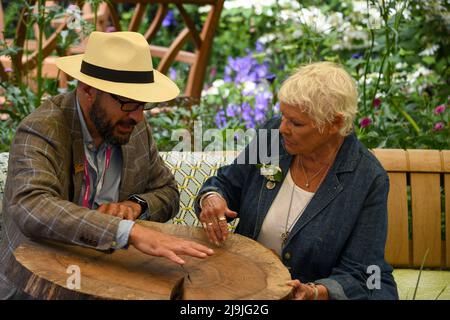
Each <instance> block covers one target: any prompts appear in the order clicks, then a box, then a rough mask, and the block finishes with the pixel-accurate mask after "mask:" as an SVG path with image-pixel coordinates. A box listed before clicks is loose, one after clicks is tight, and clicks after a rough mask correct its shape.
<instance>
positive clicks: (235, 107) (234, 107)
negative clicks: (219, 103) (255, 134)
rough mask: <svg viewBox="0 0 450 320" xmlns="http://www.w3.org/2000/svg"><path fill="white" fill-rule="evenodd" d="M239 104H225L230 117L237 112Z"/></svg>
mask: <svg viewBox="0 0 450 320" xmlns="http://www.w3.org/2000/svg"><path fill="white" fill-rule="evenodd" d="M238 110H239V106H238V105H236V104H229V105H228V106H227V116H228V117H230V118H232V117H235V116H236V115H237V113H238Z"/></svg>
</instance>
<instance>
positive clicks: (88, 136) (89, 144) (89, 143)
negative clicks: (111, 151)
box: [75, 97, 108, 151]
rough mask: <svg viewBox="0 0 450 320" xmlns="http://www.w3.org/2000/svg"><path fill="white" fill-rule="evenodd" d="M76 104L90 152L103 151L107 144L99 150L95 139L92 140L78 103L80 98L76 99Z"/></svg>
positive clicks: (85, 143) (85, 141)
mask: <svg viewBox="0 0 450 320" xmlns="http://www.w3.org/2000/svg"><path fill="white" fill-rule="evenodd" d="M75 103H76V107H77V112H78V117H79V118H80V124H81V133H82V135H83V143H84V145H85V146H86V147H87V148H88V150H89V151H97V150H100V149H102V148H103V147H104V146H105V147H106V146H107V145H108V144H107V143H102V144H101V145H100V146H99V147H98V149H97V148H96V147H95V143H94V139H92V136H91V133H90V132H89V129H88V127H87V125H86V121H85V119H84V115H83V112H82V111H81V106H80V102H79V101H78V97H76V98H75Z"/></svg>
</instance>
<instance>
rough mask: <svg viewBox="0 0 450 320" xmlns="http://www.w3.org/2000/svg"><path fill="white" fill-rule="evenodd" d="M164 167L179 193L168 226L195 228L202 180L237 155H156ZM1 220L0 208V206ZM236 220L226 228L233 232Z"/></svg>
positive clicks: (4, 160) (1, 165) (2, 169)
mask: <svg viewBox="0 0 450 320" xmlns="http://www.w3.org/2000/svg"><path fill="white" fill-rule="evenodd" d="M8 155H9V154H8V153H6V152H5V153H0V203H1V199H2V198H3V191H4V184H5V180H6V171H7V167H8ZM160 155H161V157H162V158H163V160H164V161H165V163H166V165H167V166H168V167H169V168H170V170H171V171H172V173H173V175H174V176H175V179H176V181H177V183H178V190H179V191H180V211H179V212H178V214H177V215H176V216H175V217H174V218H173V219H171V220H169V223H174V224H183V225H193V226H199V225H200V223H199V221H198V220H197V216H196V215H195V213H194V200H195V196H196V195H197V192H198V191H199V190H200V187H201V186H202V184H203V182H205V180H206V179H208V178H209V177H211V176H213V175H215V174H216V172H217V169H218V168H219V167H220V166H222V165H225V164H229V163H231V162H232V161H233V160H234V158H235V157H236V155H237V153H236V152H234V151H226V152H175V151H172V152H160ZM0 219H1V204H0ZM237 223H238V219H236V220H235V221H233V222H232V223H231V224H230V225H229V226H230V229H231V230H234V228H235V226H236V225H237Z"/></svg>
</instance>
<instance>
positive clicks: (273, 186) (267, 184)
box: [266, 180, 275, 190]
mask: <svg viewBox="0 0 450 320" xmlns="http://www.w3.org/2000/svg"><path fill="white" fill-rule="evenodd" d="M266 188H267V189H269V190H272V189H273V188H275V182H273V181H270V180H269V181H267V183H266Z"/></svg>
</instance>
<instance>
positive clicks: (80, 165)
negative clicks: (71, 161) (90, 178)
mask: <svg viewBox="0 0 450 320" xmlns="http://www.w3.org/2000/svg"><path fill="white" fill-rule="evenodd" d="M83 171H84V164H83V163H75V174H77V173H79V172H83Z"/></svg>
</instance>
